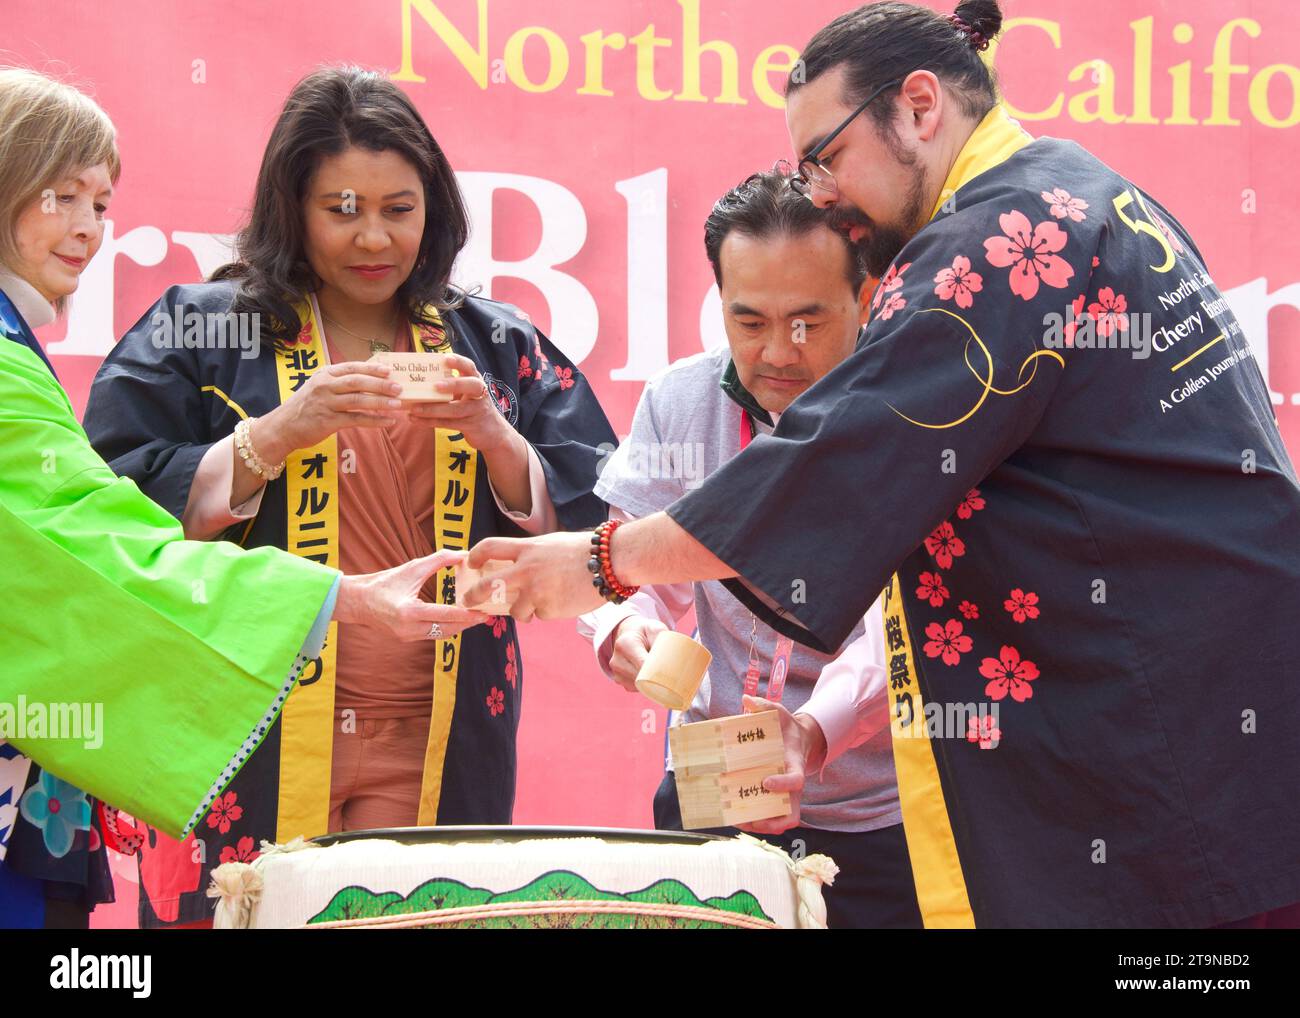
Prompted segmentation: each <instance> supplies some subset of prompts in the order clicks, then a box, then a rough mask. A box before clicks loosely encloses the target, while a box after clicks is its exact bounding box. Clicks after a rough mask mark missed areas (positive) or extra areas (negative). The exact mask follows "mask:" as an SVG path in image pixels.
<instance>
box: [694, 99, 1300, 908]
mask: <svg viewBox="0 0 1300 1018" xmlns="http://www.w3.org/2000/svg"><path fill="white" fill-rule="evenodd" d="M873 307H874V310H873V314H872V317H871V320H870V322H869V324H868V326H867V329H866V332H865V333H864V337H863V339H862V341H861V342H860V343H859V346H858V348H857V349H856V350H855V352H854V353H853V354H852V355H851V356H850V357H849V358H847V359H846V360H845V361H844V362H842V363H841V364H840V365H839V366H837V367H836V369H835V370H833V371H832V372H831V373H830V374H828V375H827V376H825V377H824V378H823V379H821V380H820V381H819V382H818V383H817V384H816V385H815V386H813V387H812V388H811V389H809V390H808V391H807V392H806V393H805V394H803V395H802V396H801V397H800V398H799V399H798V400H796V401H795V403H794V404H793V405H792V406H791V407H790V408H789V410H787V411H786V413H784V414H783V415H782V416H781V421H780V424H779V426H778V427H777V428H776V431H775V433H774V434H772V435H771V436H759V437H758V438H757V439H756V440H755V441H754V442H753V443H752V445H751V446H750V447H749V449H748V450H747V451H746V452H745V453H744V454H742V456H740V457H737V458H736V459H735V460H733V461H732V462H731V463H730V464H728V465H726V466H724V467H723V468H722V469H720V470H719V471H718V472H717V473H715V474H713V475H712V476H710V477H709V478H708V479H707V480H706V481H705V482H704V483H703V484H702V485H701V486H700V487H699V488H698V489H696V490H695V491H693V492H692V493H690V494H688V495H686V496H685V497H684V498H683V499H681V500H680V501H678V502H677V503H675V505H673V506H672V507H670V508H669V510H668V512H669V515H671V516H672V517H673V518H674V519H675V520H676V521H677V522H678V523H679V524H681V525H682V526H683V527H684V528H685V529H686V530H688V531H689V532H690V533H691V534H693V535H694V536H695V537H696V538H697V539H698V540H700V541H701V542H702V543H703V544H705V545H706V546H707V547H708V548H709V549H710V550H711V551H712V552H713V553H714V554H715V555H717V556H718V557H719V558H720V559H722V560H723V561H724V562H726V563H727V564H728V565H730V566H731V567H733V568H734V569H735V570H736V571H737V572H738V574H739V576H740V578H741V579H740V580H731V581H728V583H729V587H730V589H731V590H732V592H733V593H734V594H736V596H738V597H740V598H741V599H742V600H744V601H745V602H746V603H747V604H749V605H750V606H751V607H753V608H754V609H755V610H756V611H759V612H761V613H763V614H764V617H765V618H767V619H768V620H769V621H770V622H771V624H773V625H774V626H776V627H777V628H784V629H785V631H788V632H790V633H791V634H792V635H794V636H795V637H796V638H797V639H800V640H802V641H803V642H805V643H807V644H809V645H810V646H814V647H817V648H818V649H821V650H826V649H827V648H828V647H835V646H838V644H839V643H840V641H842V640H843V638H844V637H845V636H846V635H847V634H848V633H849V631H850V630H851V629H852V627H853V625H854V624H855V623H856V621H857V620H858V619H860V618H861V617H862V615H863V613H864V612H865V611H866V609H867V607H868V606H869V605H870V604H871V602H872V600H873V599H874V598H875V597H876V596H877V595H878V594H879V593H880V591H881V589H882V588H886V589H887V598H886V622H885V627H886V632H885V638H886V654H887V662H886V664H887V666H888V669H889V679H890V696H891V703H892V713H893V718H892V727H893V731H894V736H895V738H894V749H895V761H896V764H897V768H898V778H899V788H900V798H901V799H902V805H903V812H904V823H905V828H906V831H907V838H908V847H909V852H910V854H911V857H912V861H913V866H914V870H915V877H916V882H917V891H918V898H919V900H920V902H921V905H922V912H923V915H924V916H925V919H926V922H927V925H932V926H970V925H977V926H1049V927H1050V926H1205V925H1210V924H1215V923H1221V922H1226V921H1231V920H1235V919H1238V918H1242V917H1245V916H1248V915H1253V914H1256V913H1259V912H1263V911H1266V910H1269V909H1273V908H1277V907H1282V906H1286V905H1289V904H1291V903H1293V902H1295V901H1297V900H1300V856H1298V855H1297V846H1300V807H1298V806H1297V798H1296V789H1297V788H1300V739H1297V738H1296V734H1295V733H1296V732H1297V731H1300V695H1297V690H1298V689H1300V662H1297V660H1296V644H1295V638H1294V632H1295V625H1296V620H1297V619H1300V541H1298V540H1297V534H1300V486H1297V481H1296V474H1295V470H1294V468H1293V466H1292V463H1291V461H1290V459H1289V458H1288V456H1287V452H1286V450H1285V449H1284V447H1283V443H1282V438H1281V435H1280V433H1279V430H1278V425H1277V421H1276V419H1275V417H1274V411H1273V406H1272V403H1271V402H1270V397H1269V393H1268V389H1267V387H1266V385H1265V382H1264V379H1263V377H1262V375H1261V372H1260V368H1259V366H1258V365H1257V363H1256V361H1255V359H1254V358H1253V356H1252V353H1251V347H1250V344H1249V342H1248V341H1247V337H1246V336H1245V335H1243V333H1242V331H1241V328H1240V326H1239V324H1238V322H1237V320H1236V318H1235V317H1234V315H1233V313H1232V311H1231V309H1230V308H1229V307H1228V306H1227V303H1226V301H1225V300H1224V299H1223V295H1222V293H1221V292H1220V291H1219V289H1218V288H1217V287H1216V285H1215V283H1214V282H1213V280H1212V279H1211V278H1210V276H1209V274H1208V272H1207V269H1206V264H1205V261H1204V259H1203V258H1202V256H1201V254H1200V252H1199V251H1198V250H1197V248H1196V246H1195V244H1194V243H1193V241H1192V239H1191V237H1190V236H1189V235H1188V234H1187V232H1186V230H1185V229H1184V228H1183V227H1182V226H1181V225H1180V224H1179V222H1178V221H1177V220H1176V219H1175V217H1174V216H1173V215H1172V214H1171V213H1170V212H1169V211H1168V210H1167V209H1165V208H1164V207H1163V206H1162V205H1160V204H1159V202H1157V201H1156V200H1155V199H1154V198H1153V197H1152V196H1151V195H1150V194H1149V193H1147V192H1146V191H1145V190H1143V189H1141V188H1139V187H1138V186H1137V185H1136V184H1134V183H1133V182H1131V181H1129V180H1126V179H1125V178H1123V177H1122V176H1120V175H1119V174H1118V173H1116V172H1115V171H1114V170H1112V169H1110V168H1109V167H1107V166H1106V165H1104V164H1103V163H1101V162H1100V161H1099V160H1098V159H1096V158H1095V157H1094V156H1092V155H1090V154H1089V153H1088V152H1087V151H1085V150H1084V149H1082V148H1080V147H1079V146H1078V145H1076V144H1074V143H1072V142H1067V141H1060V140H1056V139H1051V138H1042V139H1038V140H1034V139H1032V138H1031V137H1029V136H1028V135H1027V134H1026V133H1025V132H1024V131H1023V130H1022V129H1021V128H1020V127H1019V125H1018V124H1016V122H1015V121H1013V120H1011V119H1010V118H1009V117H1008V116H1007V115H1006V113H1005V111H1004V110H1003V109H1001V108H997V109H995V110H993V111H992V112H991V113H990V114H989V116H988V117H986V118H985V120H984V121H983V122H982V123H981V124H980V125H979V126H978V128H977V129H976V131H975V133H974V134H973V135H972V136H971V138H970V140H969V142H968V143H967V145H966V146H965V148H964V149H963V150H962V152H961V154H960V156H959V158H958V160H957V163H956V165H954V167H953V170H952V173H951V175H950V176H949V178H948V180H947V182H946V183H945V186H944V189H943V193H942V194H941V196H940V200H939V203H938V205H937V206H936V209H935V212H934V215H933V218H932V219H931V221H930V222H929V224H928V225H927V226H925V227H924V228H923V229H922V230H921V231H920V232H919V233H917V235H916V236H915V237H914V238H913V239H912V240H911V241H910V242H909V243H908V244H907V245H906V246H905V247H904V248H903V250H902V251H901V252H900V254H899V255H898V257H897V258H896V260H895V261H894V263H893V265H892V266H891V267H890V268H889V270H888V272H887V274H886V275H885V277H884V278H883V280H882V281H881V285H880V286H879V288H878V290H877V292H876V294H875V297H874V303H873ZM746 457H750V458H749V459H746Z"/></svg>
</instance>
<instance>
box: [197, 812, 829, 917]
mask: <svg viewBox="0 0 1300 1018" xmlns="http://www.w3.org/2000/svg"><path fill="white" fill-rule="evenodd" d="M359 833H361V832H359ZM347 838H348V840H344V841H339V842H338V843H334V844H329V845H321V844H316V843H313V842H306V841H303V840H302V839H296V840H295V841H293V842H290V843H289V844H286V845H273V844H270V843H268V842H263V845H262V853H261V854H260V856H259V857H258V858H257V859H255V860H254V861H253V862H251V863H242V862H241V863H226V864H224V865H222V866H219V867H217V868H216V869H215V870H213V872H212V885H211V886H210V887H209V889H208V895H209V896H210V897H212V898H215V899H216V902H217V906H216V915H215V918H214V925H215V926H216V927H217V928H218V929H246V928H254V929H257V928H261V929H266V928H285V927H290V928H306V929H317V928H319V929H367V928H368V929H403V928H443V929H445V928H465V927H504V928H509V927H531V928H655V927H667V928H672V927H676V928H739V929H777V928H797V927H803V928H825V925H826V910H825V905H824V903H823V902H822V896H821V887H822V885H823V884H824V883H830V882H831V881H832V880H833V879H834V876H835V873H836V867H835V864H834V863H833V862H832V861H831V860H829V859H828V858H826V857H825V856H818V855H814V856H809V857H807V858H804V859H799V860H794V859H792V858H790V856H788V855H787V854H786V853H785V852H783V851H782V850H781V849H779V848H776V847H775V846H772V845H769V844H767V843H766V842H762V841H759V840H758V839H755V838H751V837H749V836H748V835H740V836H739V837H737V838H733V839H722V838H706V837H697V836H693V835H680V836H676V835H674V836H665V835H664V834H663V833H662V832H635V831H608V832H585V831H573V832H565V833H548V834H546V835H539V834H537V833H535V832H529V831H527V830H526V829H518V828H509V827H499V828H477V829H468V830H465V831H457V832H452V831H449V830H448V829H439V828H429V829H426V830H415V829H413V830H411V831H404V832H391V833H389V834H388V836H385V837H364V836H355V835H349V836H347ZM394 838H401V839H402V840H394Z"/></svg>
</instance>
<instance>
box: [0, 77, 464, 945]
mask: <svg viewBox="0 0 1300 1018" xmlns="http://www.w3.org/2000/svg"><path fill="white" fill-rule="evenodd" d="M120 168H121V164H120V160H119V157H118V151H117V143H116V138H115V132H114V129H113V125H112V123H111V122H110V120H109V119H108V117H107V116H106V115H105V113H104V112H103V110H101V109H100V108H99V107H98V106H97V105H96V104H95V103H94V102H93V101H92V100H91V99H89V98H88V97H86V96H85V95H83V94H82V93H80V92H79V91H77V90H76V89H74V88H72V87H70V86H68V85H65V84H62V83H60V82H57V81H54V80H52V79H50V78H48V77H46V76H44V75H41V74H37V73H35V72H33V71H28V70H21V69H0V547H2V548H4V551H5V566H4V569H3V571H0V600H3V602H4V604H5V606H6V622H5V627H4V628H3V629H0V659H2V660H3V661H4V668H3V671H0V928H15V927H33V926H60V927H76V926H81V927H84V926H86V925H87V919H88V917H89V913H90V910H91V909H93V908H94V906H95V905H96V904H97V903H99V902H102V901H110V900H112V883H111V880H110V878H109V871H108V865H107V862H106V859H105V855H104V851H103V848H104V839H105V837H106V836H107V837H109V838H110V839H112V840H116V839H117V837H118V834H119V833H121V835H122V840H121V842H120V843H121V845H122V846H123V847H125V848H130V847H132V845H131V837H130V835H129V834H128V833H127V832H125V831H124V830H122V829H120V828H118V826H117V823H116V811H113V810H107V809H106V808H105V807H104V805H103V803H102V802H100V801H97V800H96V799H94V798H91V795H92V794H93V795H95V796H100V797H103V798H104V799H107V800H109V801H111V802H114V803H117V804H118V805H120V806H121V807H122V808H124V809H126V810H128V811H129V812H130V813H132V814H133V815H135V816H138V817H141V818H142V819H145V820H148V821H149V822H150V823H152V824H155V825H157V826H158V827H159V828H161V829H163V830H165V831H167V832H168V833H171V834H181V835H182V836H184V835H185V834H188V832H189V831H190V829H192V828H193V826H194V825H195V824H196V823H197V822H198V820H199V819H200V818H201V817H202V816H203V815H204V814H205V813H206V812H207V810H208V807H209V806H210V805H211V803H212V802H213V800H214V799H215V798H216V797H217V796H218V795H220V794H221V793H222V792H223V791H224V789H225V786H226V785H227V784H228V783H229V782H230V780H231V778H232V777H233V776H234V775H235V774H236V773H237V772H238V771H239V769H240V768H241V767H242V766H243V764H244V762H245V761H246V760H247V759H248V758H249V756H250V755H251V753H252V751H253V749H254V748H255V747H256V746H257V745H258V744H259V743H260V741H261V739H262V737H263V736H264V735H265V733H266V731H267V729H268V728H269V727H270V726H271V724H272V723H273V722H274V721H275V719H276V718H277V717H278V716H279V712H280V709H281V707H282V706H283V704H284V702H285V700H286V698H287V697H288V696H289V691H290V690H291V689H292V688H293V686H294V683H295V681H296V679H297V676H298V674H299V673H300V672H301V671H302V669H303V667H304V665H306V664H308V663H309V662H311V661H312V660H313V659H315V658H316V657H317V656H318V655H320V653H321V648H322V646H323V643H324V639H325V635H326V632H327V630H328V626H329V622H330V619H331V618H333V619H336V620H340V621H347V622H361V623H364V624H366V625H370V626H376V625H377V626H381V627H383V628H384V629H385V630H386V631H387V632H388V633H389V634H390V635H391V636H392V637H394V638H396V639H399V640H417V639H422V638H423V637H424V635H425V634H426V633H427V632H428V630H429V627H430V625H431V623H432V621H433V620H434V619H437V620H438V621H440V622H443V623H444V624H450V623H449V620H448V619H447V614H446V613H447V611H448V609H447V608H445V607H441V606H434V605H428V604H425V603H423V602H422V601H420V599H419V589H420V587H421V586H422V585H423V584H424V583H425V581H426V580H427V579H428V577H429V576H430V575H432V574H433V573H435V572H436V571H437V570H438V569H439V568H442V567H445V566H447V565H448V564H450V563H452V562H454V561H456V560H457V556H455V555H451V554H445V553H444V554H438V555H431V556H427V557H425V558H421V559H417V560H415V561H412V562H408V563H406V564H405V565H402V566H399V567H397V568H394V569H390V570H388V571H385V572H378V573H374V574H371V575H367V576H354V577H340V575H339V573H338V572H337V570H334V569H331V568H327V567H325V566H322V565H318V564H316V563H314V562H309V561H304V560H301V559H297V558H295V557H293V556H290V555H286V554H283V553H282V552H279V551H277V550H275V549H263V550H259V551H256V552H242V551H240V550H239V549H237V548H234V547H233V546H230V545H225V544H214V543H197V542H191V541H185V540H183V534H182V530H181V527H180V526H179V524H177V522H176V521H175V520H174V519H173V518H172V517H170V516H169V515H168V514H167V513H166V512H165V511H164V510H163V509H161V508H159V507H158V506H157V505H156V504H154V503H153V502H151V501H150V500H149V499H147V498H145V497H144V496H143V495H142V494H140V492H139V490H138V489H137V488H136V487H135V485H134V484H133V483H131V482H130V481H127V480H121V479H118V478H117V477H116V476H115V475H114V474H113V472H112V471H111V470H110V469H109V467H108V466H107V464H105V463H104V461H103V460H102V459H100V458H99V457H98V456H97V455H96V454H95V452H94V451H93V450H92V449H91V447H90V445H89V443H88V442H87V441H86V437H85V434H84V432H82V430H81V428H80V426H79V425H78V424H77V421H76V418H75V417H74V415H73V413H72V407H71V405H70V404H69V403H68V400H67V396H66V395H65V394H64V393H63V391H62V389H61V388H60V387H59V385H58V382H57V380H56V379H55V377H54V371H53V368H52V366H51V365H50V362H49V360H48V358H47V357H46V356H45V353H44V351H43V350H42V349H41V346H40V344H39V343H38V342H37V340H36V337H35V335H34V333H33V331H32V330H33V329H35V328H40V327H41V326H43V325H47V324H49V323H50V322H52V321H53V320H54V319H55V318H56V317H57V315H58V314H59V313H60V312H61V311H62V310H63V308H64V306H65V304H66V302H67V300H68V298H69V296H70V295H71V294H72V293H73V292H74V291H75V290H76V289H77V284H78V282H79V279H80V276H81V273H82V271H84V269H85V267H86V265H87V264H88V263H89V261H90V259H91V258H93V257H94V256H95V253H96V251H98V250H99V246H100V243H101V241H102V240H103V235H104V215H105V213H106V211H107V209H108V205H109V202H110V200H111V198H112V194H113V187H114V185H115V183H116V182H117V178H118V175H119V172H120ZM200 588H201V589H202V591H203V596H202V597H198V596H196V593H195V592H196V591H197V590H199V589H200ZM250 590H257V591H258V595H259V596H258V598H250V597H249V595H248V592H249V591H250ZM263 597H265V598H269V599H271V600H272V601H273V602H274V603H275V604H276V605H277V606H278V611H277V612H276V613H275V615H274V617H273V618H272V617H269V616H268V615H267V613H265V612H264V611H263V610H262V605H261V603H260V601H261V598H263ZM482 618H483V616H480V615H478V614H477V613H470V612H465V613H462V614H461V616H460V617H459V618H458V619H456V620H455V625H458V626H459V625H472V624H474V623H476V622H478V621H480V620H481V619H482ZM68 706H72V707H74V708H75V707H82V706H91V707H98V708H99V709H100V710H101V711H102V713H101V717H102V718H103V724H102V725H100V726H99V727H98V732H97V736H96V737H94V738H88V739H87V738H80V737H69V733H68V732H65V731H62V730H58V729H55V728H54V727H52V725H53V722H54V719H55V718H56V717H61V718H64V719H66V717H67V716H68V715H67V713H66V711H58V708H66V707H68ZM33 708H38V710H36V711H35V713H33ZM34 718H35V719H41V718H45V719H47V720H48V721H49V722H50V723H49V724H47V723H46V721H44V720H42V721H41V723H40V725H39V726H37V725H35V724H33V723H32V721H33V719H34ZM81 734H87V733H81ZM6 740H7V741H6ZM83 789H86V791H83Z"/></svg>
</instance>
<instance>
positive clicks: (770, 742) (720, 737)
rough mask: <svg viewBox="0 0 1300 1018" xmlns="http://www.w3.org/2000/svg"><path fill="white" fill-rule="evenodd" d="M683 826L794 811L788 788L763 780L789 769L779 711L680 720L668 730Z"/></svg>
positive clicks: (728, 823)
mask: <svg viewBox="0 0 1300 1018" xmlns="http://www.w3.org/2000/svg"><path fill="white" fill-rule="evenodd" d="M668 744H669V746H670V747H671V749H672V757H673V774H674V776H675V777H676V779H677V798H678V801H679V802H680V804H681V811H682V827H683V828H684V829H686V830H688V831H695V830H700V829H702V828H706V827H734V826H735V825H736V824H741V823H748V822H750V821H752V820H766V819H768V818H770V817H779V816H784V815H785V814H786V813H789V812H790V796H789V794H788V793H786V792H769V791H767V790H766V789H764V788H763V779H764V778H767V777H771V776H772V775H773V774H781V773H784V772H785V747H784V744H783V743H782V741H781V720H780V716H779V715H778V714H777V712H776V711H774V710H769V711H762V712H761V713H757V714H736V715H734V716H732V717H726V718H715V719H713V720H711V721H698V722H696V723H695V724H691V725H677V726H675V727H673V728H670V729H669V730H668Z"/></svg>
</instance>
